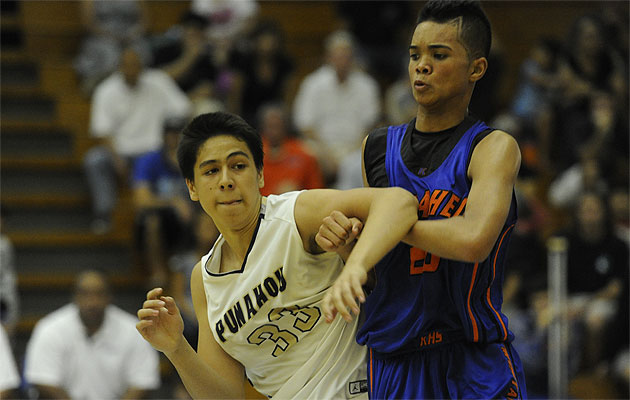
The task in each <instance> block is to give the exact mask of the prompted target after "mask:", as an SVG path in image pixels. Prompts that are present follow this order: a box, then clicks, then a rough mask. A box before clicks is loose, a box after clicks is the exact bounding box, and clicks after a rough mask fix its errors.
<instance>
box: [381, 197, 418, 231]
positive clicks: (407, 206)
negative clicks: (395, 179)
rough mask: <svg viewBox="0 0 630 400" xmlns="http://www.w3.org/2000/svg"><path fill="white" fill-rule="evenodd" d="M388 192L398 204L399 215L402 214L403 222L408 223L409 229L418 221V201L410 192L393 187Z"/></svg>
mask: <svg viewBox="0 0 630 400" xmlns="http://www.w3.org/2000/svg"><path fill="white" fill-rule="evenodd" d="M388 190H390V193H391V196H392V197H393V198H395V199H396V201H397V202H398V203H399V204H398V207H399V209H400V212H401V213H404V215H405V220H408V221H409V224H410V226H409V227H410V228H411V225H413V224H414V223H415V222H416V221H417V220H418V199H417V198H416V196H414V195H413V194H411V192H409V191H407V190H405V189H402V188H399V187H393V188H390V189H388Z"/></svg>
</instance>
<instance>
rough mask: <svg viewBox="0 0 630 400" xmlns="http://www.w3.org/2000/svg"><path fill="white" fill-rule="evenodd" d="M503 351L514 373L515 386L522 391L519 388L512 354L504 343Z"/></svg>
mask: <svg viewBox="0 0 630 400" xmlns="http://www.w3.org/2000/svg"><path fill="white" fill-rule="evenodd" d="M501 351H502V352H503V355H504V356H505V358H506V359H507V362H508V366H509V367H510V372H511V373H512V378H514V386H516V390H518V391H519V392H520V390H519V388H518V379H516V372H514V365H513V364H512V358H511V357H510V354H509V353H508V351H507V349H506V348H505V345H504V344H501Z"/></svg>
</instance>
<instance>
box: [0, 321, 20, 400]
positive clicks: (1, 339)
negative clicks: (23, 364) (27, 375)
mask: <svg viewBox="0 0 630 400" xmlns="http://www.w3.org/2000/svg"><path fill="white" fill-rule="evenodd" d="M20 383H21V380H20V374H19V373H18V369H17V365H16V363H15V358H14V357H13V348H11V342H10V341H9V336H8V335H7V332H6V331H5V329H4V326H2V325H0V399H12V398H17V396H16V394H17V389H18V388H19V387H20Z"/></svg>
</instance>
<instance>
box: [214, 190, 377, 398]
mask: <svg viewBox="0 0 630 400" xmlns="http://www.w3.org/2000/svg"><path fill="white" fill-rule="evenodd" d="M299 193H300V192H290V193H286V194H284V195H280V196H269V197H268V198H267V203H266V205H263V206H262V210H261V215H260V220H259V223H258V227H257V229H256V232H255V233H254V236H253V239H252V243H251V244H250V250H249V252H248V254H247V256H246V258H245V262H244V263H243V266H242V268H241V270H238V271H231V272H228V273H219V271H220V262H221V248H222V246H223V244H224V239H223V237H222V236H220V237H219V239H218V240H217V241H216V243H215V245H214V247H213V248H212V250H210V252H209V253H208V254H207V255H205V256H204V257H203V258H202V259H201V261H202V265H203V266H204V268H203V282H204V288H205V292H206V299H207V302H208V321H209V323H210V329H211V330H212V333H213V334H214V338H215V339H216V341H217V342H218V343H219V344H220V345H221V346H222V347H223V349H224V350H225V351H226V352H227V353H228V354H230V355H231V356H232V357H233V358H234V359H236V360H238V361H239V362H240V363H241V364H243V365H244V366H245V370H246V373H247V377H248V379H249V380H250V381H251V382H252V384H253V385H254V387H255V388H256V389H257V390H258V391H259V392H261V393H262V394H265V395H267V396H270V397H273V398H274V399H317V400H320V399H345V398H355V397H358V396H361V398H365V399H367V393H366V391H367V381H366V372H365V370H366V367H365V365H366V364H365V363H366V350H365V348H364V347H362V346H359V345H358V344H357V343H356V341H355V335H356V331H357V326H358V318H356V317H355V318H354V319H353V321H352V322H351V323H346V322H345V321H344V320H343V319H342V318H335V320H334V321H333V322H332V323H331V324H327V323H326V321H325V318H324V316H323V315H322V307H321V303H322V299H323V297H324V292H325V290H326V289H327V288H328V287H330V286H331V285H332V284H333V282H334V281H335V279H336V278H337V276H338V275H339V273H340V272H341V270H342V268H343V261H342V260H341V258H340V257H339V256H338V255H337V254H335V253H324V254H319V255H313V254H310V253H308V252H306V251H305V250H304V247H303V245H302V239H301V238H300V235H299V233H298V230H297V227H296V225H295V218H294V213H293V210H294V206H295V201H296V199H297V197H298V195H299Z"/></svg>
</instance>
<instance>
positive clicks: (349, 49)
mask: <svg viewBox="0 0 630 400" xmlns="http://www.w3.org/2000/svg"><path fill="white" fill-rule="evenodd" d="M325 46H326V60H327V63H326V64H325V65H323V66H321V67H320V68H319V69H317V70H316V71H314V72H312V73H311V74H309V75H307V76H306V78H304V81H303V82H302V84H301V85H300V88H299V90H298V93H297V95H296V98H295V102H294V110H293V112H294V115H293V117H294V120H295V125H296V127H297V128H298V129H299V130H300V131H301V133H302V134H303V135H304V136H305V138H306V139H308V140H309V141H310V144H311V145H312V146H313V148H314V150H315V152H316V154H317V155H318V157H319V159H320V165H321V166H322V168H323V169H324V174H325V175H326V176H325V178H326V180H327V181H328V182H327V183H328V184H330V183H332V182H334V179H335V176H336V174H337V169H338V166H339V165H340V164H341V163H342V161H343V160H344V158H345V157H346V156H347V155H349V154H350V153H352V152H353V151H357V150H360V148H361V143H362V141H363V138H364V137H365V135H366V134H367V132H368V131H369V130H370V129H371V128H372V127H373V125H374V124H375V123H376V122H377V120H378V119H379V117H380V114H381V100H380V93H379V92H380V90H379V86H378V83H377V82H376V80H375V79H374V78H372V77H371V76H370V75H368V74H367V73H365V72H363V71H361V70H360V69H358V68H357V67H356V65H355V62H354V54H353V47H354V44H353V39H352V37H351V35H350V34H349V33H347V32H345V31H337V32H334V33H332V34H331V35H330V36H329V37H328V38H327V39H326V44H325ZM356 168H357V169H358V170H359V173H360V170H361V165H360V163H356ZM361 185H362V182H359V183H358V186H361Z"/></svg>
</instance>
